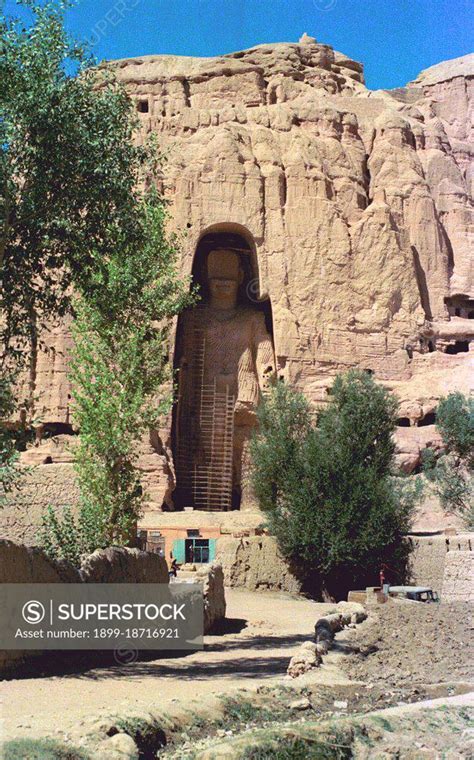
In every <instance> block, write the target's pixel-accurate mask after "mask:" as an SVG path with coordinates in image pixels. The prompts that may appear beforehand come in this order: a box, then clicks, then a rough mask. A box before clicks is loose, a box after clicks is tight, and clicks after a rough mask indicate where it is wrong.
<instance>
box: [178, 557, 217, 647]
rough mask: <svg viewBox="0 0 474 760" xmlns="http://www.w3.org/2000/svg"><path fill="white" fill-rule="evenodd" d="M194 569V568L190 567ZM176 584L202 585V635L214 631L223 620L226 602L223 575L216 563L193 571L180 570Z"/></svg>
mask: <svg viewBox="0 0 474 760" xmlns="http://www.w3.org/2000/svg"><path fill="white" fill-rule="evenodd" d="M192 567H195V566H192ZM177 581H178V583H183V582H191V583H200V584H201V585H202V592H203V600H204V633H210V632H211V631H213V630H215V629H216V626H218V625H219V623H220V622H221V621H223V620H224V618H225V613H226V601H225V590H224V574H223V572H222V567H221V565H220V564H219V563H218V562H212V563H211V564H210V565H201V566H198V567H197V569H194V570H192V571H191V570H185V569H184V568H183V569H182V570H180V572H179V573H178V577H177Z"/></svg>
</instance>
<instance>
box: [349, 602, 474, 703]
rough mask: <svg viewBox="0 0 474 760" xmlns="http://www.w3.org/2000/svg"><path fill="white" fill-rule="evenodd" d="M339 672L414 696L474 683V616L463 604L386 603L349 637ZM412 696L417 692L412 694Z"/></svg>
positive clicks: (375, 609) (469, 608) (470, 607)
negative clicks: (428, 689) (432, 689)
mask: <svg viewBox="0 0 474 760" xmlns="http://www.w3.org/2000/svg"><path fill="white" fill-rule="evenodd" d="M350 647H351V650H352V651H351V655H350V656H349V657H348V658H347V659H346V660H345V662H344V669H345V670H346V672H347V673H348V674H349V675H350V677H351V678H353V679H357V680H363V681H365V682H367V683H369V684H372V685H373V686H374V687H376V686H383V687H384V688H385V689H386V690H389V689H392V690H393V689H395V690H398V691H400V690H407V689H408V690H411V691H415V690H416V691H417V692H419V693H421V692H423V691H424V690H426V687H431V686H434V685H437V684H452V685H453V688H454V687H455V686H456V684H459V683H462V682H469V681H471V682H472V681H473V680H474V666H473V663H474V616H473V610H472V606H469V605H463V604H446V605H445V604H416V603H410V602H398V603H388V604H385V605H379V606H377V607H375V608H374V609H373V610H372V611H371V614H370V615H369V618H368V620H366V621H365V623H363V624H362V625H360V626H359V627H358V628H357V629H356V630H354V631H353V633H352V635H351V644H350ZM415 693H416V692H415Z"/></svg>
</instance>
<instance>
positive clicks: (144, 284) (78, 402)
mask: <svg viewBox="0 0 474 760" xmlns="http://www.w3.org/2000/svg"><path fill="white" fill-rule="evenodd" d="M142 211H143V214H144V216H145V217H146V220H145V224H146V228H147V229H148V238H147V240H146V241H144V243H143V244H142V245H141V246H135V245H134V246H130V245H127V244H126V245H125V247H124V248H121V249H119V248H116V249H115V251H114V252H113V253H112V254H111V255H110V256H109V257H108V259H107V260H106V263H105V270H102V271H101V272H100V273H98V275H97V277H98V282H97V283H96V284H97V287H96V288H91V289H89V291H88V293H87V296H86V295H82V296H81V297H79V298H78V299H77V300H76V301H75V312H76V319H75V322H74V325H73V337H74V350H73V357H72V362H71V370H70V377H71V380H72V386H73V398H74V406H73V413H74V418H75V421H76V424H77V425H78V427H79V429H80V433H81V435H80V442H79V444H78V446H77V447H76V449H75V469H76V472H77V475H78V483H79V487H80V494H81V504H80V512H79V517H78V519H77V521H74V519H73V518H71V516H70V515H66V516H65V519H66V520H67V521H68V525H63V524H62V523H61V522H60V521H59V522H58V518H57V517H55V518H54V520H52V517H51V513H49V514H47V515H46V516H45V527H46V533H47V534H49V536H51V535H54V536H55V537H56V538H55V540H54V541H53V542H52V544H53V546H49V547H48V548H49V552H50V554H51V553H52V552H53V547H54V546H56V554H57V555H59V556H65V557H66V556H67V555H68V554H69V556H71V549H70V546H69V543H70V540H69V537H70V535H71V530H72V531H73V532H74V531H75V542H73V544H74V545H75V547H76V549H75V551H76V554H77V556H79V555H80V554H81V553H84V552H91V551H93V550H94V549H96V548H100V547H104V546H109V545H111V544H119V545H123V544H125V545H126V544H128V543H129V541H130V539H131V538H132V537H134V528H135V525H136V521H137V519H138V517H139V515H140V511H141V508H142V504H143V500H144V494H143V493H142V487H141V485H140V471H139V469H138V465H137V460H138V451H139V447H140V440H141V438H142V436H143V435H144V434H146V433H147V432H148V431H149V430H150V429H151V428H155V427H156V426H157V424H158V420H159V417H160V416H161V415H162V414H163V413H164V412H166V411H168V410H169V408H170V404H171V401H172V394H171V386H170V380H171V379H172V378H171V371H170V369H169V365H168V356H169V346H168V333H169V328H170V325H171V320H172V318H173V317H174V316H175V315H177V314H178V313H179V312H180V311H181V309H182V308H184V306H186V305H188V304H189V303H190V302H191V300H190V296H189V288H188V283H187V282H185V281H183V280H182V279H181V278H180V276H179V274H178V271H177V268H176V250H175V247H174V245H173V241H172V240H169V239H168V238H167V235H166V232H165V228H164V225H165V218H166V217H165V210H164V206H163V203H162V202H161V201H160V199H159V198H158V197H157V196H156V194H155V193H153V192H151V193H150V194H149V195H148V196H147V197H146V198H145V200H144V201H143V204H142ZM71 526H72V527H71ZM63 528H64V530H63ZM61 531H62V533H61ZM58 539H59V541H58ZM47 540H48V539H47ZM49 543H50V544H51V541H49Z"/></svg>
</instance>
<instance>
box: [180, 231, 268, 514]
mask: <svg viewBox="0 0 474 760" xmlns="http://www.w3.org/2000/svg"><path fill="white" fill-rule="evenodd" d="M192 283H193V286H197V287H198V289H199V301H198V303H197V304H196V305H195V306H193V307H192V308H190V309H188V310H186V311H185V312H184V313H183V314H181V315H180V317H179V320H178V327H177V334H176V347H175V358H174V368H175V370H176V373H177V389H176V395H175V404H174V408H173V423H172V447H173V458H174V464H175V472H176V489H175V491H174V493H173V503H174V506H175V508H177V509H182V508H185V507H193V508H194V509H203V510H217V511H223V510H231V509H239V508H250V502H251V498H252V497H251V494H250V488H249V486H248V470H249V442H250V437H251V434H252V431H253V430H254V429H255V426H256V408H257V405H258V400H259V397H260V394H261V392H262V391H263V390H264V389H265V387H266V386H267V385H268V383H269V382H270V380H271V378H273V376H274V374H275V356H274V349H273V320H272V311H271V304H270V300H269V299H265V298H263V299H262V298H261V297H260V283H259V276H258V263H257V258H256V249H255V245H254V242H253V240H252V238H251V236H250V235H249V234H248V233H247V231H243V230H242V231H241V229H236V228H235V226H233V227H232V226H230V225H229V226H226V225H221V226H219V227H217V228H213V229H210V230H208V231H207V233H206V234H204V235H203V236H202V237H201V239H200V240H199V243H198V245H197V247H196V251H195V255H194V261H193V266H192Z"/></svg>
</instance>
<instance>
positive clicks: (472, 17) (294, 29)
mask: <svg viewBox="0 0 474 760" xmlns="http://www.w3.org/2000/svg"><path fill="white" fill-rule="evenodd" d="M7 8H8V9H9V10H11V9H12V8H15V5H14V3H13V0H7ZM66 18H67V26H68V29H69V30H70V31H71V32H73V33H74V34H75V35H76V36H79V37H80V38H83V39H84V38H86V39H89V40H91V41H92V42H93V52H94V54H95V55H96V56H97V57H98V58H99V59H103V58H124V57H129V56H139V55H147V54H152V53H155V54H157V53H173V54H177V55H198V56H211V55H219V54H222V53H228V52H231V51H234V50H242V49H243V48H247V47H251V46H253V45H257V44H259V43H262V42H296V41H297V40H298V38H299V37H300V36H301V34H302V33H303V32H307V33H308V34H310V35H312V36H314V37H316V39H317V40H318V41H319V42H324V43H327V44H329V45H332V46H333V47H334V48H336V50H340V51H341V52H344V53H345V54H347V55H348V56H350V57H351V58H354V59H355V60H357V61H361V62H362V63H363V64H364V67H365V76H366V81H367V85H368V86H369V87H371V88H373V89H377V88H379V87H384V88H390V87H398V86H402V85H404V84H406V82H408V81H409V80H411V79H414V78H415V77H416V75H417V74H418V72H419V71H421V70H422V69H424V68H427V67H428V66H432V65H433V64H435V63H438V62H439V61H442V60H445V59H447V58H456V57H457V56H460V55H465V54H466V53H469V52H472V51H473V49H474V0H78V1H77V4H76V6H75V7H74V8H72V9H70V10H68V12H67V17H66Z"/></svg>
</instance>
